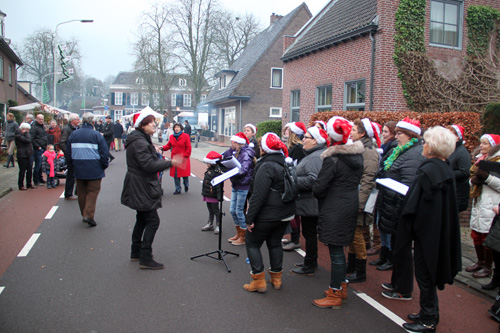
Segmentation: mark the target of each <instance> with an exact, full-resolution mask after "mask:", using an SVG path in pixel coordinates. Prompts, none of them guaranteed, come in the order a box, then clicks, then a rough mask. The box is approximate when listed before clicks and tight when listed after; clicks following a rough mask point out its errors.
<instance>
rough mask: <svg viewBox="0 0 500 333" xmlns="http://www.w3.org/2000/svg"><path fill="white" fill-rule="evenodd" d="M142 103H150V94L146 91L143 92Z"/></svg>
mask: <svg viewBox="0 0 500 333" xmlns="http://www.w3.org/2000/svg"><path fill="white" fill-rule="evenodd" d="M141 99H142V105H149V94H147V93H144V94H142V97H141Z"/></svg>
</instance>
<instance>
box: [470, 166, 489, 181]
mask: <svg viewBox="0 0 500 333" xmlns="http://www.w3.org/2000/svg"><path fill="white" fill-rule="evenodd" d="M489 175H490V173H489V172H488V171H484V170H481V169H478V170H477V171H476V174H475V175H474V176H476V177H477V178H478V179H479V180H482V181H483V183H484V181H485V180H486V178H488V176H489Z"/></svg>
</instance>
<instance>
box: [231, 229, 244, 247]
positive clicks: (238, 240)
mask: <svg viewBox="0 0 500 333" xmlns="http://www.w3.org/2000/svg"><path fill="white" fill-rule="evenodd" d="M246 232H247V230H246V229H241V228H240V237H239V238H238V239H237V240H235V241H234V242H232V243H231V244H232V245H245V233H246Z"/></svg>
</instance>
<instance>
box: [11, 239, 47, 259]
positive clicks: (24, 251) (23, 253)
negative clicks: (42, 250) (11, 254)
mask: <svg viewBox="0 0 500 333" xmlns="http://www.w3.org/2000/svg"><path fill="white" fill-rule="evenodd" d="M40 235H41V234H40V233H34V234H33V235H31V237H30V239H29V240H28V242H26V245H24V247H23V249H22V250H21V252H19V254H18V255H17V257H18V258H19V257H26V256H27V255H28V253H29V252H30V250H31V248H32V247H33V245H35V243H36V241H37V240H38V237H40Z"/></svg>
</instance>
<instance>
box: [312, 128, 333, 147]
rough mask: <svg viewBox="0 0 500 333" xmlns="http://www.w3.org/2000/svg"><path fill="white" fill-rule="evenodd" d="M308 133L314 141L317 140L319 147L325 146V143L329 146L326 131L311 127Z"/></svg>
mask: <svg viewBox="0 0 500 333" xmlns="http://www.w3.org/2000/svg"><path fill="white" fill-rule="evenodd" d="M307 132H308V133H309V134H311V135H312V137H313V139H315V140H316V142H317V143H318V144H319V145H320V144H323V143H326V144H327V145H329V141H328V134H327V133H326V131H325V130H322V129H321V128H317V127H316V126H313V127H309V128H308V129H307Z"/></svg>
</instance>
